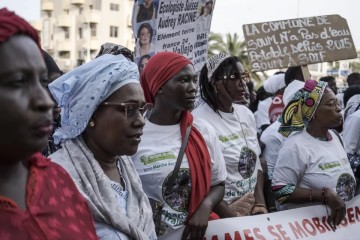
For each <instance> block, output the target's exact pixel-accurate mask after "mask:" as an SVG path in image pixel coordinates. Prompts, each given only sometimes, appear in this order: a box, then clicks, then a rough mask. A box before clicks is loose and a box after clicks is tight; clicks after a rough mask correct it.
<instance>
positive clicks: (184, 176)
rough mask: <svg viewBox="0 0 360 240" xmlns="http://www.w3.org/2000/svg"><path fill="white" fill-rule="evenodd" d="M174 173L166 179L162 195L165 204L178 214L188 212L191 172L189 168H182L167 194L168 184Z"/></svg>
mask: <svg viewBox="0 0 360 240" xmlns="http://www.w3.org/2000/svg"><path fill="white" fill-rule="evenodd" d="M171 175H172V172H171V173H170V174H169V175H168V176H167V177H166V179H165V181H164V183H163V186H162V194H163V198H164V200H165V202H166V203H167V204H168V205H169V206H170V207H171V208H172V209H174V210H175V211H177V212H185V211H186V212H187V211H188V206H189V200H190V193H191V182H190V171H189V169H187V168H181V169H180V170H179V172H178V174H177V176H176V178H175V180H174V182H173V183H172V186H170V187H168V191H167V192H166V191H165V189H166V184H167V182H168V181H169V179H170V177H171Z"/></svg>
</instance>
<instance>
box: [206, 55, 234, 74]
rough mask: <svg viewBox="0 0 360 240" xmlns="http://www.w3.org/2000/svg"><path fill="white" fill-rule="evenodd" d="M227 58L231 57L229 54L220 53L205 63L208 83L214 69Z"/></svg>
mask: <svg viewBox="0 0 360 240" xmlns="http://www.w3.org/2000/svg"><path fill="white" fill-rule="evenodd" d="M229 57H231V55H230V54H228V53H224V52H221V53H219V54H216V55H214V56H212V57H210V58H209V59H208V60H207V61H206V68H207V69H208V79H209V81H210V79H211V76H212V75H213V74H214V72H215V71H216V69H217V68H218V67H219V66H220V64H221V63H222V62H223V61H225V60H226V59H227V58H229Z"/></svg>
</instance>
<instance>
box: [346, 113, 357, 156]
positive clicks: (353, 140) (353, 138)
mask: <svg viewBox="0 0 360 240" xmlns="http://www.w3.org/2000/svg"><path fill="white" fill-rule="evenodd" d="M343 136H344V146H345V149H346V152H347V153H352V154H354V153H357V154H360V110H357V111H356V112H354V113H353V114H351V115H350V116H348V117H347V118H346V120H345V123H344V131H343Z"/></svg>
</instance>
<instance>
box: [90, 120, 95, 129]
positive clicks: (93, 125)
mask: <svg viewBox="0 0 360 240" xmlns="http://www.w3.org/2000/svg"><path fill="white" fill-rule="evenodd" d="M89 126H90V127H95V122H94V120H92V119H91V120H90V122H89Z"/></svg>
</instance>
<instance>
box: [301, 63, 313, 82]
mask: <svg viewBox="0 0 360 240" xmlns="http://www.w3.org/2000/svg"><path fill="white" fill-rule="evenodd" d="M301 71H302V74H303V77H304V80H305V81H306V80H309V79H311V76H310V72H309V68H308V65H301Z"/></svg>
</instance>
